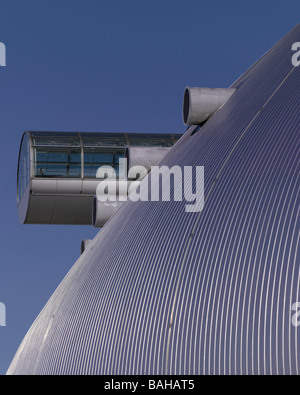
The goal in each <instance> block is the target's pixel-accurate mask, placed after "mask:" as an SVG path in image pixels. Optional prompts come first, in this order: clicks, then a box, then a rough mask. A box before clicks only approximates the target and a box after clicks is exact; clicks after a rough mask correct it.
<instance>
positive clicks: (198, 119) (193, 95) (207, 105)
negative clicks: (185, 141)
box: [183, 87, 235, 125]
mask: <svg viewBox="0 0 300 395" xmlns="http://www.w3.org/2000/svg"><path fill="white" fill-rule="evenodd" d="M234 92H235V89H231V88H225V89H223V88H190V87H187V88H186V89H185V92H184V99H183V120H184V123H185V124H187V125H199V124H201V123H203V122H205V121H207V119H208V118H209V117H211V116H212V115H213V114H214V113H215V112H216V111H217V110H219V109H220V108H221V107H222V106H223V105H224V104H225V103H226V102H227V100H228V99H229V98H230V97H231V95H232V94H233V93H234Z"/></svg>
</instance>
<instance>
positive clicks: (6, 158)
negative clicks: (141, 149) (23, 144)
mask: <svg viewBox="0 0 300 395" xmlns="http://www.w3.org/2000/svg"><path fill="white" fill-rule="evenodd" d="M299 15H300V3H299V0H295V1H294V0H286V1H276V2H275V1H274V0H272V1H269V0H260V1H258V0H253V1H251V2H244V1H241V0H239V1H237V0H236V1H234V0H232V1H230V0H228V1H221V0H219V1H217V0H212V1H201V0H198V1H196V0H184V1H183V0H182V1H177V0H159V1H157V0H151V1H143V0H139V1H137V0H133V1H131V0H127V1H124V0H110V1H102V0H86V1H83V0H60V1H58V0H51V1H50V0H42V1H41V0H26V1H24V0H0V42H3V43H4V44H5V45H6V49H7V65H6V67H0V92H1V94H0V138H1V140H0V141H1V151H2V152H1V156H0V165H1V167H0V175H1V189H0V190H1V195H0V199H1V204H0V249H1V253H0V302H2V303H5V305H6V310H7V326H6V327H0V374H4V373H5V372H6V370H7V368H8V366H9V364H10V362H11V360H12V358H13V356H14V354H15V352H16V350H17V348H18V346H19V344H20V342H21V341H22V339H23V337H24V335H25V334H26V332H27V330H28V329H29V327H30V325H31V324H32V322H33V321H34V319H35V318H36V316H37V315H38V313H39V312H40V311H41V309H42V308H43V306H44V304H45V303H46V301H47V300H48V299H49V297H50V296H51V294H52V293H53V291H54V290H55V289H56V287H57V286H58V284H59V283H60V281H61V280H62V279H63V277H64V276H65V274H66V273H67V272H68V270H69V269H70V268H71V267H72V265H73V264H74V262H75V261H76V259H77V258H78V256H79V254H80V243H81V240H82V239H88V238H93V237H94V236H95V235H96V233H97V231H96V230H95V229H93V228H91V227H69V226H62V227H59V226H50V227H49V226H31V225H26V226H21V225H20V224H19V222H18V217H17V207H16V172H17V160H18V150H19V143H20V140H21V136H22V133H23V131H25V130H41V131H43V130H45V131H82V132H84V131H89V132H98V131H103V132H165V133H172V132H183V131H184V130H185V126H184V124H183V121H182V99H183V92H184V89H185V87H186V86H187V85H190V86H207V87H227V86H229V85H230V84H231V83H232V82H234V81H235V80H236V79H237V78H238V77H239V76H240V75H241V74H242V73H243V72H244V71H245V70H246V69H247V68H248V67H249V66H251V64H252V63H253V62H254V61H256V60H257V59H258V58H259V57H260V56H262V55H263V54H264V53H265V52H266V51H267V50H268V49H269V48H270V47H271V46H272V45H274V44H275V43H276V42H277V41H278V40H280V39H281V38H282V37H283V36H284V35H285V34H287V33H288V32H289V31H290V30H291V29H292V28H293V27H294V26H295V25H296V24H298V23H299ZM299 41H300V37H299Z"/></svg>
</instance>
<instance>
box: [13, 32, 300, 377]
mask: <svg viewBox="0 0 300 395" xmlns="http://www.w3.org/2000/svg"><path fill="white" fill-rule="evenodd" d="M299 40H300V25H298V26H297V27H296V28H295V29H294V30H293V31H291V32H290V33H289V34H288V35H287V36H286V37H284V38H283V39H282V40H281V41H280V42H279V43H278V44H277V45H275V47H273V48H272V49H271V50H270V51H269V52H268V53H267V54H266V55H265V56H264V57H263V58H262V59H260V60H259V61H258V62H257V63H256V64H255V65H254V66H252V67H251V68H250V69H249V70H248V71H247V72H246V73H245V74H244V75H243V76H242V77H241V78H240V79H239V80H238V81H237V82H236V83H235V84H233V87H237V91H236V92H235V93H234V95H233V96H232V97H231V98H230V99H229V101H228V102H227V103H226V104H225V105H224V106H223V107H222V108H221V109H220V110H219V111H218V112H217V113H216V114H215V115H214V116H213V117H212V118H211V119H210V120H209V121H208V122H207V123H206V124H205V125H204V126H203V127H202V128H201V129H200V130H199V131H198V132H196V133H194V134H192V132H193V130H194V129H195V128H194V127H192V128H190V129H189V130H188V131H187V133H186V134H185V135H184V136H183V137H182V139H181V140H180V141H179V142H178V143H177V144H176V145H175V146H174V148H173V149H172V150H171V152H170V153H169V154H168V156H167V157H166V158H165V159H164V161H163V164H166V165H168V166H171V165H175V164H177V165H180V166H185V165H186V166H187V165H192V166H204V167H205V207H204V210H203V211H202V212H201V213H186V212H185V205H186V202H169V203H167V202H138V203H135V202H130V201H128V203H126V204H125V205H124V206H123V207H122V208H121V209H120V210H119V211H118V212H117V214H116V215H115V216H114V217H113V218H112V219H111V220H110V221H109V223H108V224H107V225H106V226H105V227H104V228H103V229H102V230H101V231H100V232H99V234H98V236H97V237H96V238H95V240H94V241H93V242H92V243H91V244H90V245H89V247H88V249H87V250H86V252H85V253H84V254H83V255H82V256H81V257H80V258H79V260H78V261H77V262H76V264H75V265H74V267H73V268H72V269H71V271H70V272H69V273H68V275H67V276H66V278H65V279H64V280H63V282H62V283H61V285H60V286H59V287H58V289H57V290H56V291H55V293H54V294H53V296H52V297H51V299H50V300H49V302H48V303H47V305H46V306H45V308H44V310H43V311H42V312H41V314H40V315H39V316H38V318H37V319H36V321H35V322H34V324H33V325H32V327H31V329H30V330H29V332H28V334H27V335H26V337H25V339H24V341H23V343H22V344H21V346H20V348H19V350H18V352H17V354H16V356H15V358H14V360H13V362H12V364H11V366H10V369H9V371H8V373H10V374H19V373H21V374H150V375H152V374H224V373H225V374H241V373H243V374H299V365H300V327H297V326H296V325H293V322H294V324H295V321H292V318H293V314H295V311H293V310H292V306H293V304H294V303H296V302H300V270H299V266H300V265H299V248H298V247H299V246H298V243H299V174H300V164H299V113H300V93H299V80H300V67H294V66H293V65H292V62H291V57H292V54H293V53H292V51H291V47H292V44H293V43H294V42H296V41H299ZM296 323H297V321H296Z"/></svg>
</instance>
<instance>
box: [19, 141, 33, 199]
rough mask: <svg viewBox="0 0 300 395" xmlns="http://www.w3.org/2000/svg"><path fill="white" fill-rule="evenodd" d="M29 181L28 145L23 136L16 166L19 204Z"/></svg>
mask: <svg viewBox="0 0 300 395" xmlns="http://www.w3.org/2000/svg"><path fill="white" fill-rule="evenodd" d="M29 180H30V143H29V138H28V135H27V134H25V135H24V138H23V141H22V146H21V151H20V158H19V166H18V201H19V202H20V201H21V199H22V197H23V195H24V192H25V190H26V188H27V185H28V183H29Z"/></svg>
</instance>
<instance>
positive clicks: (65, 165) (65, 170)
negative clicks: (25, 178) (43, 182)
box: [35, 148, 81, 178]
mask: <svg viewBox="0 0 300 395" xmlns="http://www.w3.org/2000/svg"><path fill="white" fill-rule="evenodd" d="M35 176H36V177H45V178H47V177H49V178H56V177H57V178H80V177H81V150H74V149H70V148H65V149H62V148H56V149H55V148H36V149H35Z"/></svg>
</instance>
